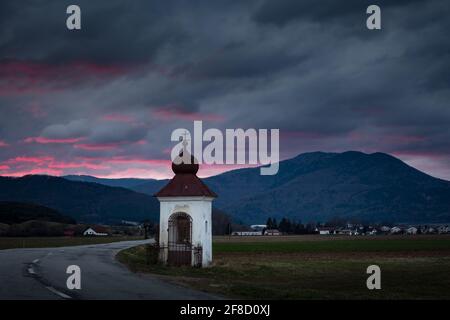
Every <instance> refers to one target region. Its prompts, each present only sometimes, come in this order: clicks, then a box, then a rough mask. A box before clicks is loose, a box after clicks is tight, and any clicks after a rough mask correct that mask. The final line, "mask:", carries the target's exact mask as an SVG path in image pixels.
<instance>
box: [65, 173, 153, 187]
mask: <svg viewBox="0 0 450 320" xmlns="http://www.w3.org/2000/svg"><path fill="white" fill-rule="evenodd" d="M62 178H64V179H67V180H70V181H79V182H92V183H99V184H103V185H105V186H109V187H122V188H129V189H131V188H134V187H137V186H139V185H141V184H143V183H151V182H152V181H158V180H154V179H136V178H123V179H105V178H97V177H93V176H86V175H80V176H76V175H69V176H63V177H62Z"/></svg>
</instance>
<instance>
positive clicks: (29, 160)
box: [7, 156, 54, 164]
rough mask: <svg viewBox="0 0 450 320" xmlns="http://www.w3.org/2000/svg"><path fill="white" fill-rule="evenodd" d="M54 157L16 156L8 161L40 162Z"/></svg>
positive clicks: (51, 159)
mask: <svg viewBox="0 0 450 320" xmlns="http://www.w3.org/2000/svg"><path fill="white" fill-rule="evenodd" d="M53 160H54V158H53V157H50V156H41V157H28V156H23V157H16V158H13V159H9V160H8V161H7V162H8V163H34V164H41V163H45V162H49V161H53Z"/></svg>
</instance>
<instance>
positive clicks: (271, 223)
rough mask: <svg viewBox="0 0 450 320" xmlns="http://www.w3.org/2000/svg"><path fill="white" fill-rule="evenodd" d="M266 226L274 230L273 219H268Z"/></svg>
mask: <svg viewBox="0 0 450 320" xmlns="http://www.w3.org/2000/svg"><path fill="white" fill-rule="evenodd" d="M266 225H267V229H273V228H272V226H273V221H272V218H270V217H269V219H267V222H266Z"/></svg>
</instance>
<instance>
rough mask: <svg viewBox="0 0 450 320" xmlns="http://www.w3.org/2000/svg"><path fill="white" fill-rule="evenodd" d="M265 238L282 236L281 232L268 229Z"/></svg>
mask: <svg viewBox="0 0 450 320" xmlns="http://www.w3.org/2000/svg"><path fill="white" fill-rule="evenodd" d="M264 235H265V236H281V232H280V231H278V230H277V229H268V230H266V231H264Z"/></svg>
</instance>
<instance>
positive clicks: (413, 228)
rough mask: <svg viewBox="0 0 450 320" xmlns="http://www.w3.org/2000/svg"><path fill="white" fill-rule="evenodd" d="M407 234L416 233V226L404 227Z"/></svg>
mask: <svg viewBox="0 0 450 320" xmlns="http://www.w3.org/2000/svg"><path fill="white" fill-rule="evenodd" d="M406 233H407V234H417V228H416V227H409V228H408V229H406Z"/></svg>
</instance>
